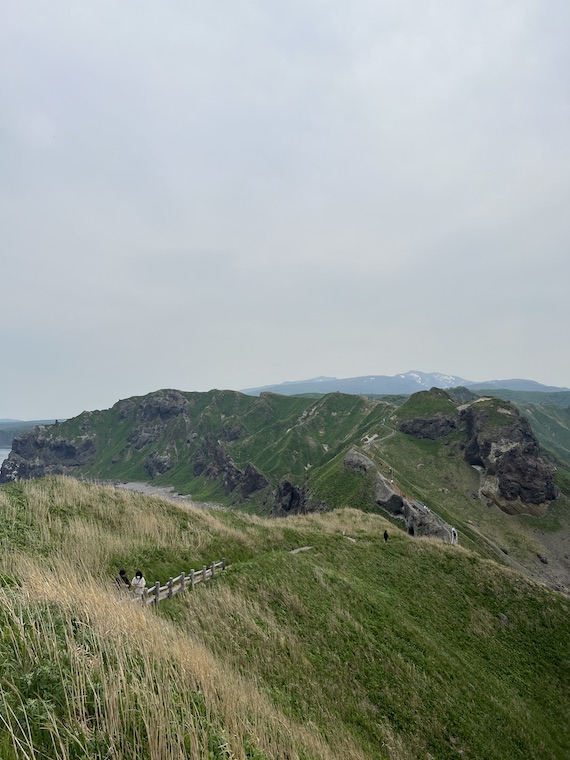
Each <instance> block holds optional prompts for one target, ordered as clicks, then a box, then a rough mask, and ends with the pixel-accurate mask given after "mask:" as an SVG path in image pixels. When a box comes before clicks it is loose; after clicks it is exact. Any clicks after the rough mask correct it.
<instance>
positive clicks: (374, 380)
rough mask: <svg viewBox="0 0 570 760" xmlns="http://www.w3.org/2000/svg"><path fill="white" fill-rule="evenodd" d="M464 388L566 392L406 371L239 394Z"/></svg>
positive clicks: (378, 392)
mask: <svg viewBox="0 0 570 760" xmlns="http://www.w3.org/2000/svg"><path fill="white" fill-rule="evenodd" d="M460 385H461V386H464V387H466V388H471V389H472V390H485V389H486V388H488V389H489V390H492V389H497V388H502V389H505V390H511V391H535V392H541V393H554V392H558V391H567V390H569V389H568V388H559V387H556V386H552V385H542V384H541V383H537V382H536V381H535V380H522V379H516V378H515V379H510V380H487V381H484V382H474V381H473V380H465V378H462V377H458V376H457V375H446V374H443V373H441V372H420V371H417V370H410V371H409V372H404V373H403V374H401V375H364V376H363V377H346V378H337V377H314V378H312V379H310V380H298V381H293V382H284V383H279V384H277V385H265V386H263V387H260V388H245V389H244V390H242V393H246V394H247V395H249V396H259V394H260V393H263V392H265V391H269V392H272V393H280V394H281V395H283V396H296V395H304V394H307V393H311V394H312V393H335V392H339V393H353V394H364V395H367V396H369V395H394V394H410V393H417V392H418V391H423V390H429V389H430V388H442V389H444V390H445V389H446V388H456V387H457V386H460Z"/></svg>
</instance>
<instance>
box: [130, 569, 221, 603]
mask: <svg viewBox="0 0 570 760" xmlns="http://www.w3.org/2000/svg"><path fill="white" fill-rule="evenodd" d="M225 569H226V560H225V559H223V560H221V562H212V564H211V565H210V567H208V566H207V565H204V567H203V568H202V569H201V570H190V572H189V573H180V575H179V576H178V577H177V578H169V580H168V583H166V584H165V585H164V586H161V585H160V581H156V583H155V584H154V586H149V587H148V588H145V589H143V592H142V594H140V595H137V596H135V597H134V599H133V601H135V602H138V603H140V604H142V606H143V607H146V606H147V605H148V604H158V603H159V602H162V600H163V599H170V598H171V597H173V596H176V594H183V593H184V592H185V591H187V590H188V589H193V588H194V586H195V585H196V584H197V583H204V582H205V581H207V580H210V578H214V577H215V575H216V574H217V573H218V572H221V571H223V570H225Z"/></svg>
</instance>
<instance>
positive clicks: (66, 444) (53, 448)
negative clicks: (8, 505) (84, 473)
mask: <svg viewBox="0 0 570 760" xmlns="http://www.w3.org/2000/svg"><path fill="white" fill-rule="evenodd" d="M46 432H47V428H46V427H45V426H44V425H39V426H38V427H35V428H34V429H33V430H30V431H29V432H27V433H24V434H23V435H21V436H18V437H17V438H14V440H13V441H12V451H11V452H10V454H9V456H8V459H7V460H5V461H4V463H3V465H2V469H1V470H0V483H7V482H9V481H12V480H21V479H25V478H37V477H42V476H44V475H66V474H71V473H73V471H74V469H76V468H78V467H81V466H82V465H85V464H88V463H89V462H91V461H93V459H94V458H95V455H96V453H97V448H96V445H95V440H94V439H93V438H92V437H91V436H89V435H82V436H78V437H76V438H73V439H69V438H65V437H63V436H57V437H55V438H53V437H49V436H47V435H46Z"/></svg>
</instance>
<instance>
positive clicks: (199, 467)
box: [194, 436, 269, 499]
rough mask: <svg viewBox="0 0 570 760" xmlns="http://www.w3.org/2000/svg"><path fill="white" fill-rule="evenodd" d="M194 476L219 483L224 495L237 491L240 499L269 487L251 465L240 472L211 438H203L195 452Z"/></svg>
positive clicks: (265, 479)
mask: <svg viewBox="0 0 570 760" xmlns="http://www.w3.org/2000/svg"><path fill="white" fill-rule="evenodd" d="M194 475H204V476H205V477H206V478H208V480H217V481H219V482H221V484H222V487H223V489H224V491H225V492H226V494H230V493H232V492H233V491H235V490H236V489H238V494H239V495H240V496H241V498H242V499H246V498H248V497H249V496H251V495H252V494H253V493H256V492H258V491H261V490H263V489H264V488H268V487H269V481H268V480H267V478H266V477H265V475H263V473H262V472H261V471H260V470H258V469H257V468H256V467H254V466H253V465H252V464H248V465H247V466H246V467H245V469H244V470H241V469H240V468H239V467H238V466H237V465H236V464H235V462H234V461H233V459H232V458H231V456H230V455H229V454H228V452H227V451H226V450H225V449H224V447H223V445H222V444H221V442H220V441H219V440H217V439H215V438H214V437H213V436H205V437H204V438H203V440H202V442H201V444H200V446H199V448H198V450H197V451H196V455H195V457H194Z"/></svg>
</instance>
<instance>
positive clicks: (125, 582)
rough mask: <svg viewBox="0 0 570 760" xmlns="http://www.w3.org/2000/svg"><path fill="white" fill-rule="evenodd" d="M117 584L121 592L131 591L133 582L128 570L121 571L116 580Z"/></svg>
mask: <svg viewBox="0 0 570 760" xmlns="http://www.w3.org/2000/svg"><path fill="white" fill-rule="evenodd" d="M115 583H116V584H117V588H118V589H119V590H120V591H124V590H125V589H128V590H129V591H130V590H131V582H130V580H129V578H128V576H127V571H126V570H123V569H121V570H119V574H118V575H117V577H116V578H115Z"/></svg>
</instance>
